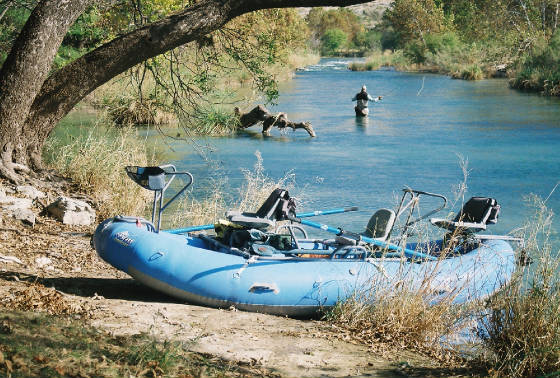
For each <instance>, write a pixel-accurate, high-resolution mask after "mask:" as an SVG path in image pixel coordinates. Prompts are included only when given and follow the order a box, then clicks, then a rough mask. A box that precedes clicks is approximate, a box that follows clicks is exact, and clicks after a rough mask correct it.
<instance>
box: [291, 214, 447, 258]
mask: <svg viewBox="0 0 560 378" xmlns="http://www.w3.org/2000/svg"><path fill="white" fill-rule="evenodd" d="M290 220H291V221H292V222H296V223H300V224H303V225H305V226H309V227H314V228H318V229H320V230H323V231H327V232H330V233H333V234H336V235H339V236H347V237H350V238H352V239H355V240H357V241H363V242H365V243H368V244H373V245H376V246H378V247H382V248H385V249H387V250H388V251H394V252H400V253H403V254H404V255H405V256H406V257H408V258H419V259H423V260H437V258H436V257H434V256H430V255H427V254H425V253H422V252H418V251H413V250H412V249H408V248H403V247H399V246H398V245H396V244H391V243H387V242H384V241H381V240H376V239H372V238H368V237H367V236H363V235H360V234H356V233H354V232H349V231H344V230H343V229H342V228H339V227H332V226H329V225H326V224H322V223H316V222H311V221H308V220H305V219H300V218H294V217H291V218H290ZM390 255H391V256H389V257H395V256H392V255H393V254H390Z"/></svg>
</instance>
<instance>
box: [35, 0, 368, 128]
mask: <svg viewBox="0 0 560 378" xmlns="http://www.w3.org/2000/svg"><path fill="white" fill-rule="evenodd" d="M364 2H366V1H364V0H342V1H335V0H300V1H296V0H205V1H201V2H199V3H196V4H195V5H193V6H191V7H189V8H186V9H185V10H184V11H182V12H179V13H176V14H173V15H170V16H168V17H166V18H164V19H162V20H160V21H157V22H154V23H152V24H149V25H147V26H144V27H142V28H139V29H137V30H134V31H132V32H130V33H128V34H126V35H123V36H121V37H118V38H116V39H114V40H112V41H110V42H108V43H106V44H104V45H102V46H100V47H98V48H97V49H95V50H93V51H91V52H90V53H88V54H86V55H84V56H82V57H81V58H79V59H77V60H75V61H74V62H72V63H70V64H68V65H66V66H65V67H64V68H62V69H61V70H59V71H57V72H55V73H54V74H52V75H51V76H50V77H49V78H48V79H47V81H46V82H45V83H44V85H43V86H42V88H41V91H40V93H39V95H38V96H37V97H36V99H35V101H34V103H33V106H32V108H31V111H30V113H29V116H28V118H27V122H26V124H28V125H29V127H27V128H28V129H35V130H34V131H32V133H35V132H36V126H37V124H40V125H42V126H44V125H45V123H46V124H48V127H46V128H42V129H44V130H47V134H48V133H49V132H50V130H52V128H53V127H54V125H55V124H56V123H57V122H58V121H59V120H60V119H61V118H62V117H63V116H64V115H66V114H67V113H68V112H69V111H70V110H71V109H72V108H73V107H74V105H76V104H77V103H78V102H79V101H80V100H82V99H83V98H84V97H85V96H86V95H87V94H89V93H90V92H91V91H93V90H94V89H95V88H97V87H99V86H100V85H102V84H104V83H106V82H107V81H109V80H110V79H111V78H113V77H115V76H117V75H118V74H120V73H122V72H124V71H126V70H127V69H129V68H131V67H133V66H134V65H136V64H138V63H140V62H143V61H145V60H146V59H149V58H152V57H154V56H157V55H160V54H162V53H164V52H166V51H169V50H172V49H174V48H176V47H179V46H181V45H184V44H186V43H189V42H192V41H194V40H197V39H199V38H200V37H202V36H204V35H206V34H208V33H210V32H212V31H214V30H216V29H219V28H221V27H222V26H223V25H224V24H225V23H227V22H228V21H230V20H232V19H233V18H235V17H237V16H240V15H242V14H245V13H249V12H252V11H256V10H260V9H269V8H288V7H302V6H303V7H308V6H346V5H352V4H359V3H364ZM100 68H101V69H100ZM43 137H46V135H43Z"/></svg>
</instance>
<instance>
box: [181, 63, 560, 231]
mask: <svg viewBox="0 0 560 378" xmlns="http://www.w3.org/2000/svg"><path fill="white" fill-rule="evenodd" d="M349 61H350V60H347V59H323V60H321V61H320V62H319V64H317V65H314V66H310V67H307V68H306V69H304V70H301V71H298V72H297V73H296V75H295V77H294V79H293V80H292V81H290V82H288V83H285V84H283V85H281V87H280V98H279V100H278V104H277V105H276V106H273V107H271V110H274V111H282V112H286V113H288V116H289V118H290V119H291V120H294V121H310V122H311V123H312V125H313V127H314V128H315V131H316V133H317V135H318V136H317V137H316V138H310V137H309V136H308V135H307V133H306V132H304V131H303V130H299V131H296V132H292V131H291V130H290V131H289V132H285V133H280V132H279V131H278V130H273V132H272V136H271V137H263V136H262V135H261V134H260V132H259V129H258V128H254V130H253V131H247V132H241V133H239V134H238V135H236V136H234V137H224V138H200V139H199V140H198V142H199V143H201V144H207V145H209V146H212V148H213V151H214V152H212V153H210V157H211V158H212V160H213V161H215V162H216V161H217V162H218V163H219V166H220V173H225V174H226V175H227V176H228V177H229V182H230V184H231V185H232V187H233V188H235V187H238V186H239V185H240V184H241V182H242V173H241V168H246V169H250V168H251V167H252V166H253V164H254V163H255V161H256V158H255V152H256V151H259V152H260V153H261V155H262V157H263V162H264V167H265V169H266V172H267V174H268V175H269V176H270V177H272V178H279V177H282V176H283V175H284V174H285V173H286V172H288V171H293V173H294V174H295V175H296V182H297V189H299V190H300V191H302V192H304V193H305V198H306V201H305V203H304V208H300V209H299V210H314V209H328V208H332V207H339V206H350V205H356V206H359V207H360V211H359V212H355V213H348V214H344V215H341V216H330V218H324V219H323V221H325V222H327V221H328V222H329V223H331V224H333V225H335V226H343V227H344V228H346V229H350V230H355V231H361V230H362V229H364V227H365V224H366V223H367V220H368V218H369V216H370V215H371V214H372V213H373V212H374V211H375V210H376V209H378V208H381V207H389V208H394V207H395V205H396V204H397V200H396V198H397V197H398V196H399V195H400V190H401V189H402V188H404V187H405V186H408V187H411V188H413V189H418V190H424V191H430V192H436V193H441V194H444V195H445V196H447V197H449V198H450V199H453V198H454V193H455V192H456V189H457V185H459V184H460V183H461V181H462V178H463V172H462V168H461V163H460V161H461V160H465V161H467V162H468V165H467V168H468V171H469V174H468V180H467V193H466V197H467V198H469V197H470V196H491V197H494V198H496V199H497V200H498V203H499V204H500V205H501V213H500V220H499V222H498V224H497V225H495V226H492V228H491V231H492V232H495V233H506V232H509V231H511V230H512V229H515V228H516V227H519V226H521V225H522V223H523V222H524V221H525V220H526V218H527V216H529V215H530V214H531V213H532V211H529V210H528V208H527V206H526V201H525V200H524V198H525V197H526V196H527V195H529V194H536V195H538V196H541V197H542V198H547V197H549V195H550V197H549V198H548V201H547V205H548V207H549V208H550V209H552V210H553V211H554V212H555V213H558V212H559V211H560V188H559V190H557V191H554V192H553V193H552V194H550V193H551V192H552V191H553V189H554V188H555V185H556V184H557V183H558V182H559V181H560V151H559V147H560V100H559V99H557V98H546V97H542V96H539V95H536V94H527V93H521V92H518V91H514V90H511V89H509V88H508V86H507V82H505V81H504V80H482V81H474V82H471V81H463V80H452V79H450V78H449V77H446V76H442V75H432V74H418V73H404V72H397V71H394V70H390V69H385V70H379V71H369V72H353V71H349V70H347V69H346V66H347V64H348V63H349ZM363 84H366V85H367V87H368V92H369V93H370V94H371V95H372V96H378V95H381V96H383V97H384V98H383V100H382V101H381V102H379V103H377V104H374V105H373V106H372V107H371V108H370V116H369V117H368V118H367V119H358V118H356V117H354V111H353V103H352V102H351V98H352V97H353V95H354V94H355V93H356V92H357V91H359V89H360V87H361V86H362V85H363ZM174 149H175V150H176V152H177V154H178V155H175V156H176V161H174V163H175V164H177V165H178V166H179V167H180V168H181V169H183V168H184V169H188V170H190V171H191V172H192V173H193V174H194V176H195V178H197V179H198V182H199V188H201V187H203V185H204V181H205V179H207V178H208V177H210V176H211V174H210V173H211V172H214V170H215V168H212V167H214V165H213V166H210V165H208V164H207V163H205V162H204V161H203V160H202V159H199V158H198V157H197V156H196V155H193V154H192V146H190V145H185V144H180V143H174ZM182 156H186V157H185V158H183V157H182ZM296 194H297V190H296ZM459 206H460V204H458V205H455V207H454V208H452V209H451V210H454V211H457V210H458V207H459ZM443 215H445V213H443ZM559 224H560V222H559V220H558V219H555V221H554V225H555V227H554V228H555V229H558V225H559Z"/></svg>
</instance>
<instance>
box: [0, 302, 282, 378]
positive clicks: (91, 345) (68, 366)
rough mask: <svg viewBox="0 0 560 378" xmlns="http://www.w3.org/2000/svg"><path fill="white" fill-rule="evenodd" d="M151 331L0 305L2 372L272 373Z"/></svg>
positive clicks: (39, 374) (110, 374) (27, 374)
mask: <svg viewBox="0 0 560 378" xmlns="http://www.w3.org/2000/svg"><path fill="white" fill-rule="evenodd" d="M189 346H190V345H189V344H184V343H180V342H170V341H160V340H157V339H156V338H154V337H153V336H150V335H147V334H140V335H136V336H118V337H117V336H112V335H110V334H108V333H106V332H103V331H100V330H98V329H95V328H91V327H89V326H87V325H86V324H85V323H84V322H82V321H79V320H74V319H72V318H71V317H69V316H56V315H48V314H45V313H28V312H19V311H5V310H4V311H0V375H1V376H3V377H13V378H16V377H18V378H23V377H49V378H57V377H161V378H163V377H247V376H251V377H270V376H274V375H273V374H271V373H270V372H268V371H266V370H265V369H259V368H254V367H251V366H248V365H247V364H240V363H236V362H232V361H225V360H222V359H219V358H217V357H212V356H208V355H204V354H200V353H194V352H189V351H188V347H189Z"/></svg>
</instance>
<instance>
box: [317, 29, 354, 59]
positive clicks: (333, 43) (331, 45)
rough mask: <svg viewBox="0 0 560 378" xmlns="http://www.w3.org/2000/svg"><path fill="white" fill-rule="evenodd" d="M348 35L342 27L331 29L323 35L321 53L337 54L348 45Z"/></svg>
mask: <svg viewBox="0 0 560 378" xmlns="http://www.w3.org/2000/svg"><path fill="white" fill-rule="evenodd" d="M347 41H348V36H347V35H346V33H344V32H343V31H342V30H340V29H329V30H326V31H325V33H324V34H323V35H322V36H321V54H322V55H335V54H336V53H337V52H338V51H339V50H340V49H341V48H343V47H344V46H346V43H347Z"/></svg>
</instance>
